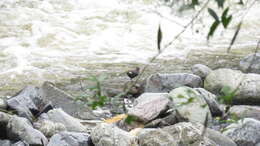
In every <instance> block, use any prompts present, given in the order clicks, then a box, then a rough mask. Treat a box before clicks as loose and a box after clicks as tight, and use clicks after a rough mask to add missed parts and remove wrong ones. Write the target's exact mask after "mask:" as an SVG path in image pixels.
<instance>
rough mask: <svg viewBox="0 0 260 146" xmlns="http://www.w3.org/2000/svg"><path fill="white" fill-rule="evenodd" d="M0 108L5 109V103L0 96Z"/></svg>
mask: <svg viewBox="0 0 260 146" xmlns="http://www.w3.org/2000/svg"><path fill="white" fill-rule="evenodd" d="M0 109H4V110H6V109H7V103H6V101H5V100H4V99H2V98H0Z"/></svg>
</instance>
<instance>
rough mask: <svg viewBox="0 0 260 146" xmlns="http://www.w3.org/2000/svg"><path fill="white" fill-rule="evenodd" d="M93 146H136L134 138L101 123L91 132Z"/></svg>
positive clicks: (110, 125)
mask: <svg viewBox="0 0 260 146" xmlns="http://www.w3.org/2000/svg"><path fill="white" fill-rule="evenodd" d="M91 139H92V142H93V143H94V145H95V146H138V144H137V143H136V139H135V137H134V136H132V135H131V134H129V133H128V132H126V131H123V130H121V129H119V128H118V127H116V126H114V125H112V124H106V123H101V124H99V125H98V126H96V127H95V128H94V129H93V130H92V132H91Z"/></svg>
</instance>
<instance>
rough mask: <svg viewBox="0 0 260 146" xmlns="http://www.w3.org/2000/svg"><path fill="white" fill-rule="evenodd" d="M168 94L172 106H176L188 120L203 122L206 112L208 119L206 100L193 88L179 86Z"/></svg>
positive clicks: (209, 116)
mask: <svg viewBox="0 0 260 146" xmlns="http://www.w3.org/2000/svg"><path fill="white" fill-rule="evenodd" d="M169 96H170V97H171V99H172V101H173V103H174V107H173V108H176V109H177V110H178V111H179V113H180V115H181V116H182V117H184V118H186V119H188V120H189V121H191V122H200V123H204V121H205V118H206V115H207V114H208V118H209V120H210V119H211V113H210V110H209V107H208V105H207V102H206V101H205V100H204V98H203V96H201V94H200V93H198V92H197V91H196V90H195V89H193V88H190V87H179V88H176V89H173V90H172V91H171V92H170V93H169Z"/></svg>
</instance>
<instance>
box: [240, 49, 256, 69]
mask: <svg viewBox="0 0 260 146" xmlns="http://www.w3.org/2000/svg"><path fill="white" fill-rule="evenodd" d="M239 67H240V69H241V70H242V71H243V72H250V73H258V74H260V53H256V54H255V53H254V54H249V55H248V56H246V57H244V58H243V59H242V60H241V61H240V63H239Z"/></svg>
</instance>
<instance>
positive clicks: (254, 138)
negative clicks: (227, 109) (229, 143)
mask: <svg viewBox="0 0 260 146" xmlns="http://www.w3.org/2000/svg"><path fill="white" fill-rule="evenodd" d="M226 129H227V130H226V131H224V132H223V134H224V135H226V136H228V137H230V138H231V139H232V140H233V141H234V142H236V144H237V145H238V146H255V145H256V144H257V143H259V142H260V121H258V120H255V119H250V118H245V119H242V120H239V121H238V123H233V124H231V125H229V126H228V127H226Z"/></svg>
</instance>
